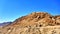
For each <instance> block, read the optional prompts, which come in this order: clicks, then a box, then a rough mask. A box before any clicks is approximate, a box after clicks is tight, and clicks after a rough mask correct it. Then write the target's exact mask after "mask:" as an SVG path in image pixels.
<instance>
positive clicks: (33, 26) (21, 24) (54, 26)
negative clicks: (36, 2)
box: [0, 12, 60, 34]
mask: <svg viewBox="0 0 60 34" xmlns="http://www.w3.org/2000/svg"><path fill="white" fill-rule="evenodd" d="M0 34H60V16H59V15H58V16H52V15H50V14H48V13H45V12H34V13H31V14H29V15H26V16H23V17H21V18H18V19H16V20H15V21H13V23H12V24H10V25H8V26H4V27H1V28H0Z"/></svg>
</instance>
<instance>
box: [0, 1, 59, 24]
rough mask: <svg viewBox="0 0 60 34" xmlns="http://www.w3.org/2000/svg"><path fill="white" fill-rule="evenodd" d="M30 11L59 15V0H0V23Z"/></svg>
mask: <svg viewBox="0 0 60 34" xmlns="http://www.w3.org/2000/svg"><path fill="white" fill-rule="evenodd" d="M31 12H48V13H50V14H52V15H60V0H0V23H2V22H8V21H14V20H15V19H17V18H19V17H21V16H24V15H27V14H30V13H31Z"/></svg>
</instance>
